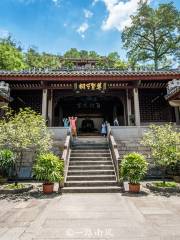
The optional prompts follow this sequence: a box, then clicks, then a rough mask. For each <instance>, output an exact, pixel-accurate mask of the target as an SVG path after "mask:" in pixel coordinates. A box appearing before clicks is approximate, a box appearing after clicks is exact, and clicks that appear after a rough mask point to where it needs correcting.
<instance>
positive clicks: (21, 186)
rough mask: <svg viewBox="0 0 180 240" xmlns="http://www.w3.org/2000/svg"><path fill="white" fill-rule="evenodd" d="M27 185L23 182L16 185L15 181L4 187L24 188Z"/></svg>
mask: <svg viewBox="0 0 180 240" xmlns="http://www.w3.org/2000/svg"><path fill="white" fill-rule="evenodd" d="M25 187H26V186H25V185H24V184H22V183H18V184H17V185H15V183H10V184H8V185H6V186H5V187H4V189H7V190H11V189H12V190H13V189H22V188H25Z"/></svg>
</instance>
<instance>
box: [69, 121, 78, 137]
mask: <svg viewBox="0 0 180 240" xmlns="http://www.w3.org/2000/svg"><path fill="white" fill-rule="evenodd" d="M69 122H70V127H71V133H72V136H73V138H76V137H77V127H76V123H77V117H69Z"/></svg>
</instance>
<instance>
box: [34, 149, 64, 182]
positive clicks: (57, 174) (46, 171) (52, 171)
mask: <svg viewBox="0 0 180 240" xmlns="http://www.w3.org/2000/svg"><path fill="white" fill-rule="evenodd" d="M33 172H34V175H35V177H36V178H37V179H38V180H41V181H44V182H45V183H48V182H58V181H61V180H62V178H63V176H64V162H63V161H62V160H60V159H59V158H58V157H57V156H55V155H54V154H52V153H46V154H41V155H39V156H38V157H37V160H36V164H35V166H34V168H33Z"/></svg>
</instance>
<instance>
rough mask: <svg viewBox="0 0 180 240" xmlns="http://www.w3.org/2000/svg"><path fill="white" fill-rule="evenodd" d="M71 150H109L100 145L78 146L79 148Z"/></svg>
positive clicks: (73, 147) (74, 147) (75, 147)
mask: <svg viewBox="0 0 180 240" xmlns="http://www.w3.org/2000/svg"><path fill="white" fill-rule="evenodd" d="M72 149H78V150H80V149H89V150H91V149H92V150H94V149H109V147H108V146H102V145H99V146H97V145H92V146H91V145H84V146H83V145H79V146H72Z"/></svg>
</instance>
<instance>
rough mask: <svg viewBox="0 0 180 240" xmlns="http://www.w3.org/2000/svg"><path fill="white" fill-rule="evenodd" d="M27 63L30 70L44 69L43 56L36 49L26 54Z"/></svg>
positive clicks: (33, 48) (29, 50)
mask: <svg viewBox="0 0 180 240" xmlns="http://www.w3.org/2000/svg"><path fill="white" fill-rule="evenodd" d="M26 63H27V65H28V67H29V68H42V67H43V64H42V61H41V56H40V54H39V53H38V51H37V49H36V48H35V47H31V48H29V49H28V51H27V53H26Z"/></svg>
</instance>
